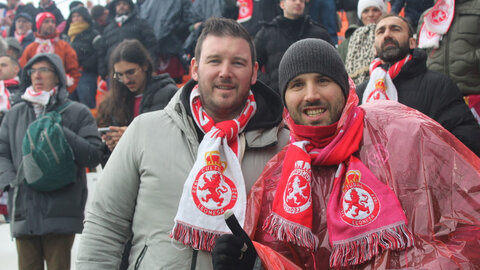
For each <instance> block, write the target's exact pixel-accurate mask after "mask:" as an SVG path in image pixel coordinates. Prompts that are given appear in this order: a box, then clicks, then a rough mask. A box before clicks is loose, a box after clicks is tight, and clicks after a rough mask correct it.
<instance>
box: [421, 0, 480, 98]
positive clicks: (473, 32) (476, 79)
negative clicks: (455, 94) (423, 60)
mask: <svg viewBox="0 0 480 270" xmlns="http://www.w3.org/2000/svg"><path fill="white" fill-rule="evenodd" d="M426 12H428V11H426ZM419 28H420V27H419ZM427 66H428V68H429V69H431V70H435V71H438V72H441V73H443V74H445V75H447V76H449V77H450V78H452V80H454V81H455V83H456V84H457V86H458V88H459V89H460V91H461V92H462V94H464V95H471V94H476V95H478V94H480V0H456V1H455V16H454V17H453V21H452V24H451V25H450V28H449V29H448V32H447V33H446V34H445V35H443V36H442V40H440V45H439V48H438V49H429V50H428V60H427Z"/></svg>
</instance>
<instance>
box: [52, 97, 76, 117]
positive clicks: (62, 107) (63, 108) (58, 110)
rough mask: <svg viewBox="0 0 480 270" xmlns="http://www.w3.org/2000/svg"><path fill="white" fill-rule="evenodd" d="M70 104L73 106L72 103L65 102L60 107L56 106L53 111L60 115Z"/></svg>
mask: <svg viewBox="0 0 480 270" xmlns="http://www.w3.org/2000/svg"><path fill="white" fill-rule="evenodd" d="M71 104H73V102H71V101H70V100H67V102H65V103H63V104H62V105H60V106H58V107H57V108H55V109H54V110H53V111H56V112H58V113H59V114H62V113H63V112H64V111H65V110H66V109H67V108H68V106H70V105H71Z"/></svg>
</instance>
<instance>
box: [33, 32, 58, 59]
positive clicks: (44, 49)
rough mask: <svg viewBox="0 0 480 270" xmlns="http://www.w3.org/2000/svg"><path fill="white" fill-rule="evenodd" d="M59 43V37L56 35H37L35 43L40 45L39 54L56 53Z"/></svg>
mask: <svg viewBox="0 0 480 270" xmlns="http://www.w3.org/2000/svg"><path fill="white" fill-rule="evenodd" d="M58 41H59V38H58V35H57V34H56V33H55V34H54V35H51V36H45V37H44V36H40V35H38V34H36V35H35V42H36V43H38V47H37V54H39V53H55V43H57V42H58Z"/></svg>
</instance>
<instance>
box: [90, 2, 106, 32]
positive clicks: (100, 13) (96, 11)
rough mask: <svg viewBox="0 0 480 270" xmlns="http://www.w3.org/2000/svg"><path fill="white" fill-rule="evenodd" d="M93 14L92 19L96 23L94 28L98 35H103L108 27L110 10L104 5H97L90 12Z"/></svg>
mask: <svg viewBox="0 0 480 270" xmlns="http://www.w3.org/2000/svg"><path fill="white" fill-rule="evenodd" d="M90 12H91V14H92V19H93V21H94V26H93V27H94V28H95V30H97V32H98V33H100V34H103V30H104V29H105V27H106V26H107V23H108V21H107V18H108V9H106V8H105V7H104V6H102V5H96V6H93V7H92V10H91V11H90Z"/></svg>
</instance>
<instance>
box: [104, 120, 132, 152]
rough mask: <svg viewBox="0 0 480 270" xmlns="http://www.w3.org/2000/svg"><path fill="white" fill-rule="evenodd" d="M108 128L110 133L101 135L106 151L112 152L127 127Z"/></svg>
mask: <svg viewBox="0 0 480 270" xmlns="http://www.w3.org/2000/svg"><path fill="white" fill-rule="evenodd" d="M109 128H110V131H109V132H107V133H105V134H103V135H102V139H103V140H104V141H105V143H106V144H107V147H108V149H109V150H110V151H113V149H115V146H117V143H118V141H119V140H120V138H121V137H122V135H123V133H124V132H125V130H126V129H127V127H125V126H124V127H115V126H110V127H109Z"/></svg>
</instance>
